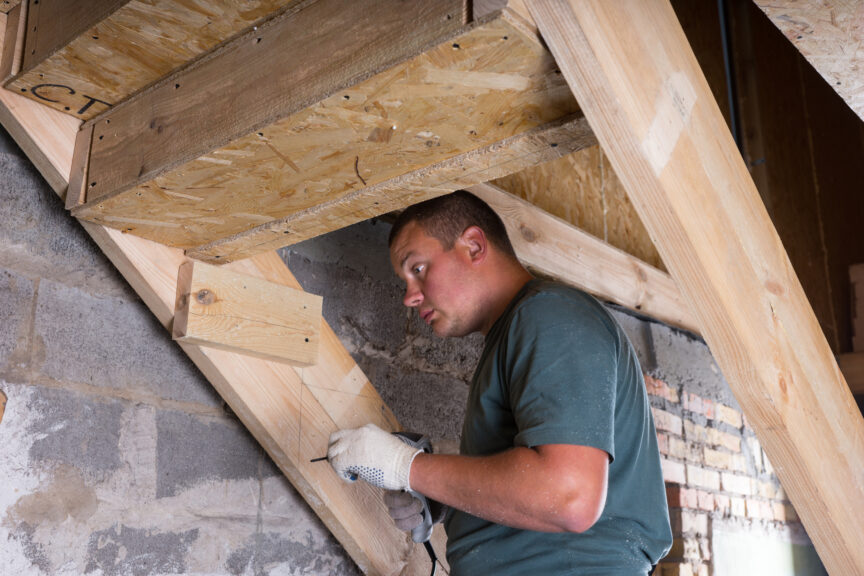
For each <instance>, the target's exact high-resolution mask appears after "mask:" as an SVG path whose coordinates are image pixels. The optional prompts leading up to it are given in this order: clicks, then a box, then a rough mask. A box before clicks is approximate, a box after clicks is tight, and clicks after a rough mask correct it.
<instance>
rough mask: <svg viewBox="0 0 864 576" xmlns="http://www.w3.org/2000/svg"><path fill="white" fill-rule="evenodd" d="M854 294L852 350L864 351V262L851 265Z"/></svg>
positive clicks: (850, 275)
mask: <svg viewBox="0 0 864 576" xmlns="http://www.w3.org/2000/svg"><path fill="white" fill-rule="evenodd" d="M849 281H850V283H851V287H850V288H851V289H850V292H851V295H852V351H853V352H864V264H854V265H852V266H850V267H849Z"/></svg>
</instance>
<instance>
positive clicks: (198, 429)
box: [156, 411, 265, 498]
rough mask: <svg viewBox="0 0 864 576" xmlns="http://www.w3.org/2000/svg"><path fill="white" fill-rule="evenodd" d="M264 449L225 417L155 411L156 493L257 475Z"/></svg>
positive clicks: (168, 493)
mask: <svg viewBox="0 0 864 576" xmlns="http://www.w3.org/2000/svg"><path fill="white" fill-rule="evenodd" d="M263 458H265V455H264V452H263V450H262V449H261V448H260V446H259V445H258V444H257V442H255V439H254V438H252V436H251V435H250V434H249V432H248V431H247V430H246V429H245V428H243V426H242V425H241V424H240V423H239V422H236V421H233V420H229V419H228V418H224V417H210V416H208V417H203V416H193V415H190V414H186V413H185V412H175V411H160V412H158V413H157V414H156V467H157V469H158V470H159V475H158V478H157V481H156V497H157V498H163V497H167V496H175V495H177V494H179V493H180V492H182V491H183V490H185V489H187V488H191V487H193V486H195V484H197V483H199V482H203V481H205V480H240V479H245V478H255V477H257V476H258V466H259V464H260V463H261V461H262V459H263Z"/></svg>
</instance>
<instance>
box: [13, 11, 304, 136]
mask: <svg viewBox="0 0 864 576" xmlns="http://www.w3.org/2000/svg"><path fill="white" fill-rule="evenodd" d="M298 2H299V0H244V1H243V2H237V1H236V0H208V1H207V2H201V1H199V0H131V1H129V0H125V1H124V0H99V1H98V2H95V3H94V2H77V1H76V2H70V1H67V0H42V1H41V2H39V3H38V4H35V5H34V6H32V7H31V8H35V10H31V13H30V16H29V17H28V35H27V49H26V51H25V65H24V69H23V70H22V72H21V74H19V75H18V76H16V77H15V78H14V79H13V80H12V81H10V82H9V83H7V84H6V87H7V88H8V89H10V90H13V91H15V92H18V93H20V94H23V95H25V96H27V97H29V98H33V99H35V100H38V101H39V102H41V103H42V104H45V105H48V106H51V107H52V108H55V109H57V110H60V111H61V112H65V113H67V114H72V115H74V116H76V117H77V118H81V119H89V118H92V117H94V116H95V115H97V114H99V113H101V112H104V111H105V110H107V109H108V108H109V107H111V106H113V105H115V104H117V103H118V102H120V101H122V100H123V99H125V98H126V97H128V96H129V95H131V94H133V93H135V92H137V91H138V90H141V89H142V88H144V87H145V86H148V85H149V84H151V83H153V82H155V81H156V80H158V79H159V78H161V77H162V76H165V75H166V74H168V73H170V72H171V71H173V70H174V69H176V68H178V67H179V66H181V65H182V64H184V63H186V62H189V61H191V60H194V59H196V58H198V57H200V56H201V55H203V54H205V53H206V52H208V51H209V50H211V49H212V48H214V47H216V46H217V45H219V44H220V43H221V42H223V41H225V40H227V39H229V38H231V37H232V36H234V35H236V34H238V33H240V32H241V31H243V30H245V29H247V28H250V27H252V26H254V25H256V24H258V23H260V22H261V21H263V20H264V19H266V18H267V17H269V16H272V15H273V14H274V13H275V12H278V11H280V10H282V9H285V8H286V7H290V6H292V5H296V4H298ZM307 3H308V2H307ZM30 4H31V5H33V4H34V3H33V2H30ZM70 34H72V37H69V36H70ZM58 39H60V40H61V41H62V42H63V43H62V44H61V45H58Z"/></svg>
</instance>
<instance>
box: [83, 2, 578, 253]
mask: <svg viewBox="0 0 864 576" xmlns="http://www.w3.org/2000/svg"><path fill="white" fill-rule="evenodd" d="M418 1H419V0H418ZM329 2H337V0H321V1H319V2H317V3H315V4H313V5H312V6H310V7H309V8H308V9H307V10H303V11H300V12H298V13H296V14H294V15H293V16H294V17H292V18H284V19H280V20H279V23H278V24H277V23H274V24H273V25H272V26H267V27H265V26H261V27H259V30H258V31H257V32H256V34H257V36H259V37H261V38H262V42H261V43H260V44H255V43H251V44H250V43H249V42H248V41H247V40H248V39H246V38H245V37H241V38H240V39H238V41H237V42H234V43H231V44H230V45H228V46H226V47H224V48H223V49H222V50H220V51H219V52H218V53H217V54H214V56H213V57H211V58H208V59H206V60H203V61H201V62H200V63H199V64H196V65H193V66H191V67H189V68H188V69H186V70H184V71H183V72H182V73H180V74H178V75H176V76H174V77H172V78H169V79H167V80H166V81H165V82H163V83H161V84H159V85H157V86H156V87H154V89H152V90H149V91H147V92H145V93H142V94H140V95H139V96H136V97H135V98H133V99H130V100H129V101H127V102H126V103H125V104H123V105H121V106H118V107H116V108H114V109H112V110H111V111H109V112H108V113H107V114H106V115H105V116H104V118H102V119H100V120H98V121H97V122H96V123H95V124H91V125H88V126H85V130H83V131H82V133H81V135H80V136H79V137H80V138H84V139H88V138H90V143H89V145H88V144H86V143H85V144H83V145H82V146H81V147H80V148H81V150H82V152H86V151H87V149H88V148H89V150H90V153H89V155H87V154H83V155H82V157H81V158H79V159H78V162H79V164H80V163H82V162H84V161H85V158H84V156H86V157H87V158H89V164H88V165H87V166H86V169H81V170H79V171H80V172H81V173H82V177H81V178H80V180H78V183H79V184H80V185H76V186H74V187H73V188H74V190H73V192H74V195H72V196H71V201H70V203H69V205H70V206H74V204H76V203H83V204H81V205H79V206H78V207H77V208H74V209H73V214H74V215H75V216H76V217H79V218H82V219H87V220H91V221H94V222H97V223H100V224H104V225H107V226H111V227H116V228H120V229H123V230H125V231H127V232H129V233H132V234H136V235H141V236H142V237H148V238H153V239H158V240H159V241H160V242H164V243H167V244H169V245H172V246H179V247H183V248H185V249H187V250H189V253H190V254H192V255H195V256H196V257H198V258H205V257H206V258H208V259H209V260H218V261H225V260H229V259H234V258H240V257H246V256H249V255H250V254H252V253H254V252H255V251H256V250H264V249H272V248H274V247H278V246H284V245H288V244H291V243H293V242H295V241H298V240H301V239H305V238H308V237H310V236H314V235H317V234H321V233H324V232H327V231H329V230H332V229H334V228H338V227H342V226H347V225H349V224H352V223H355V222H357V221H360V220H363V219H366V218H369V217H372V216H376V215H380V214H384V213H386V212H389V211H392V210H394V209H396V208H400V207H404V206H405V205H407V204H410V203H412V202H415V201H418V200H421V199H424V198H428V197H431V196H433V195H438V194H444V193H447V192H448V191H452V190H455V189H458V188H460V187H464V186H466V185H469V184H473V183H478V182H482V181H485V180H488V179H490V178H494V177H498V176H503V175H504V174H506V173H509V172H513V171H517V170H519V169H521V168H523V167H525V166H526V165H531V164H533V163H536V162H538V161H542V160H546V159H552V158H555V157H557V156H559V155H561V154H563V153H567V152H570V151H572V150H574V149H577V148H579V147H582V146H586V145H589V144H591V143H593V141H594V140H593V138H592V137H591V136H590V130H589V129H588V127H587V125H586V124H585V123H584V121H581V119H580V118H579V117H578V116H574V114H577V113H578V107H577V105H576V102H575V100H574V99H573V97H572V95H571V94H570V93H569V91H568V90H567V88H566V85H565V83H564V81H563V79H562V78H561V76H560V74H559V73H558V72H557V70H556V66H555V63H554V61H553V59H552V58H551V55H550V54H549V53H548V51H547V50H546V49H545V47H544V46H543V45H542V43H541V42H540V41H539V39H538V38H537V37H536V35H535V34H533V33H532V32H531V31H530V30H529V29H526V28H525V27H524V26H522V24H521V19H520V18H518V17H514V16H512V15H510V14H509V13H508V12H507V11H505V12H504V13H500V14H496V15H492V16H490V18H489V19H488V20H486V21H480V22H477V23H475V24H472V25H471V26H468V27H461V26H457V27H455V28H453V27H452V26H451V25H450V24H446V23H447V22H448V21H447V20H446V14H449V13H450V12H452V10H443V8H446V7H447V3H439V2H434V3H429V2H422V6H423V8H424V9H425V10H432V9H433V8H431V7H433V6H434V7H435V8H434V9H435V10H441V11H442V12H441V14H439V15H438V16H437V17H434V18H433V17H432V16H431V15H430V16H429V17H428V18H426V19H424V22H426V24H424V26H423V27H422V28H420V30H419V32H423V33H422V34H420V33H419V32H417V31H414V32H412V33H410V34H408V33H406V32H405V30H406V29H410V30H413V29H414V28H415V27H417V26H409V25H408V24H405V23H403V25H402V26H399V27H397V26H394V28H398V30H394V31H393V33H392V35H388V34H383V33H382V36H381V38H380V39H378V36H377V35H375V37H376V41H375V43H373V44H371V45H368V46H365V47H363V46H362V45H361V46H357V45H356V44H357V39H358V38H365V37H368V36H369V35H370V33H369V30H370V29H377V28H376V27H375V26H373V25H374V24H378V23H379V22H378V21H379V20H381V19H382V18H384V15H392V14H398V13H400V12H404V11H405V10H406V7H405V3H404V2H403V1H402V0H388V2H381V1H380V0H375V1H371V0H369V1H368V2H352V3H350V4H349V5H345V4H344V3H341V2H337V4H339V6H340V9H339V10H331V11H326V12H325V11H324V9H325V8H326V6H327V5H328V3H329ZM391 4H392V5H391ZM319 7H320V9H321V13H320V14H319V13H318V12H316V9H318V8H319ZM331 12H335V13H338V14H339V17H338V18H333V17H332V14H330V13H331ZM328 15H329V16H328ZM325 16H326V17H325ZM388 17H390V18H392V16H388ZM322 26H324V27H326V28H325V30H329V32H328V33H327V34H324V35H323V36H321V35H318V37H319V38H322V39H321V40H319V41H318V42H312V43H308V41H307V40H306V36H305V35H304V34H301V32H305V31H307V30H308V29H311V28H313V27H315V28H321V27H322ZM352 26H353V27H352ZM390 36H392V38H391V37H390ZM430 37H435V38H437V39H438V40H437V41H436V43H435V44H434V45H433V46H432V47H429V46H426V45H425V44H428V38H430ZM291 46H295V47H296V49H295V50H291V49H289V47H291ZM300 51H303V52H305V53H306V54H305V56H306V57H305V58H303V59H300V61H298V59H296V58H295V59H291V58H287V57H285V56H284V55H285V54H292V53H293V52H300ZM340 51H347V52H349V53H350V54H349V55H350V60H349V63H350V64H351V67H349V68H348V71H347V72H346V71H345V67H344V66H337V64H338V63H339V61H340V54H341V52H340ZM393 51H397V52H398V53H399V54H400V55H402V56H406V55H409V54H414V56H412V57H410V58H407V59H405V60H403V61H401V62H400V63H398V64H395V65H393V64H392V60H393V59H392V58H388V57H386V56H387V55H389V54H392V53H393ZM241 56H242V57H241ZM344 57H345V58H348V55H345V56H344ZM235 61H236V62H235ZM382 61H386V65H385V66H376V65H375V63H380V62H382ZM324 64H327V66H324ZM336 71H338V74H336ZM370 71H377V73H376V74H373V75H371V76H370V77H368V78H366V79H365V80H361V81H359V82H358V81H357V76H358V75H368V74H369V72H370ZM264 78H267V79H270V80H272V82H265V81H263V79H264ZM289 79H290V80H289ZM284 82H289V83H290V84H291V86H292V87H294V90H293V91H291V93H290V94H289V93H287V90H286V88H287V87H285V86H281V84H282V83H284ZM295 83H296V84H295ZM250 85H255V86H256V90H255V91H250V90H248V86H250ZM177 86H179V88H176V87H177ZM214 86H218V87H219V90H217V91H216V93H215V94H214V90H213V87H214ZM322 97H323V99H321V98H322ZM286 114H287V116H286ZM318 206H322V208H320V209H319V208H317V207H318ZM250 229H252V230H251V232H249V233H248V234H244V233H246V232H247V231H249V230H250ZM225 238H229V240H226V241H225V242H221V243H214V242H215V241H216V240H220V239H225ZM208 244H209V246H206V247H205V248H198V247H201V246H204V245H208Z"/></svg>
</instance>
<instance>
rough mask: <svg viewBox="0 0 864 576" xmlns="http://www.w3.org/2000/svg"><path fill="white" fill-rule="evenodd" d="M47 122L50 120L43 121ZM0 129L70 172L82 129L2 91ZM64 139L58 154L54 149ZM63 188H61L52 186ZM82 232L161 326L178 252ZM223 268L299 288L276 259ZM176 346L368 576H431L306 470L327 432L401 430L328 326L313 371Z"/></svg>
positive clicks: (386, 529)
mask: <svg viewBox="0 0 864 576" xmlns="http://www.w3.org/2000/svg"><path fill="white" fill-rule="evenodd" d="M58 117H59V118H58ZM46 118H47V119H49V121H48V122H45V123H43V121H44V120H45V119H46ZM0 121H2V123H3V126H4V128H6V130H7V131H9V132H10V133H11V134H16V135H17V136H16V140H18V141H19V142H24V144H23V145H22V149H23V150H25V151H35V153H36V155H35V156H31V158H32V159H33V160H34V162H35V163H36V165H37V168H39V169H40V170H45V171H44V172H43V175H46V177H51V178H53V174H54V173H58V174H62V173H67V174H68V173H69V171H70V170H71V161H72V147H73V143H74V139H75V133H76V131H77V124H78V123H79V121H77V120H75V119H74V118H72V117H70V116H66V115H63V114H60V113H58V112H56V111H54V110H50V109H47V108H45V107H41V106H39V105H37V104H35V103H33V102H32V101H30V100H28V99H26V98H22V97H20V96H18V95H16V94H12V93H10V92H8V91H6V90H0ZM70 122H71V126H70V124H69V123H70ZM63 127H65V128H66V130H65V131H63V130H61V128H63ZM62 140H65V143H64V144H63V145H62V146H55V145H56V144H57V142H58V141H62ZM42 143H45V144H47V149H46V150H42V149H41V148H40V147H39V145H40V144H42ZM60 151H66V154H61V153H59V152H60ZM28 153H29V152H28ZM49 159H50V160H49ZM54 161H56V162H57V164H54V163H53V162H54ZM65 189H66V184H65V183H63V184H62V185H58V186H56V187H55V190H60V191H62V190H65ZM82 224H83V226H84V228H85V230H87V232H88V233H89V234H90V236H91V237H92V238H93V239H94V241H95V242H96V243H97V245H98V246H99V247H100V248H101V249H102V251H103V252H104V253H105V254H106V255H107V256H108V257H109V259H111V261H112V262H113V263H114V264H115V266H117V268H118V270H119V271H120V272H121V273H122V274H123V276H124V277H125V278H126V280H127V281H128V282H129V283H130V285H131V286H132V287H133V288H134V289H135V291H136V292H137V293H138V294H139V296H141V298H142V300H143V301H144V302H145V304H146V305H147V306H148V307H149V308H150V310H151V311H152V312H153V313H154V315H156V317H157V318H158V319H159V321H160V322H161V323H162V325H163V326H165V327H166V328H168V327H169V326H170V324H171V322H172V321H173V310H174V302H175V297H176V282H177V274H178V270H179V267H180V264H181V263H182V262H183V261H184V260H185V257H184V255H183V253H182V251H180V250H177V249H173V248H169V247H166V246H163V245H160V244H156V243H154V242H150V241H147V240H143V239H141V238H137V237H134V236H131V235H128V234H122V233H120V232H118V231H116V230H111V229H108V228H104V227H102V226H98V225H95V224H91V223H88V222H84V223H82ZM230 266H232V267H236V268H234V269H236V270H237V271H239V272H242V273H246V274H254V275H258V276H260V277H262V278H264V279H266V280H268V281H271V282H279V283H282V284H285V285H287V286H292V287H295V288H296V287H299V285H298V284H297V282H296V280H294V278H293V276H291V274H290V272H289V271H288V269H287V268H286V267H285V265H284V263H283V262H282V260H281V259H280V258H279V257H278V256H277V255H276V254H275V253H269V254H263V255H260V256H258V257H256V258H252V259H249V260H245V261H243V262H238V263H236V264H232V265H230ZM181 348H183V350H184V351H185V352H186V353H187V354H188V355H189V356H190V358H191V359H192V360H193V361H194V362H195V364H196V365H197V366H198V367H199V368H200V369H201V370H202V372H203V373H204V375H205V376H206V377H207V378H208V379H209V380H210V382H211V383H212V384H213V385H214V387H215V388H216V390H217V391H218V392H219V393H220V394H221V395H222V396H223V398H225V400H226V402H228V404H229V405H230V406H231V408H232V410H233V411H234V412H235V413H236V414H237V415H238V417H239V418H240V419H241V421H242V422H243V423H244V425H245V426H246V427H247V428H249V430H250V431H251V432H252V434H253V435H254V436H255V437H256V439H257V440H258V441H259V442H260V443H261V445H262V446H263V447H264V449H265V450H267V452H268V454H270V456H271V457H272V458H273V460H274V462H276V464H277V465H278V466H279V468H280V470H282V472H283V473H284V474H285V475H286V476H287V477H288V478H289V480H291V482H292V484H293V485H294V486H295V488H296V489H297V490H298V492H299V493H300V494H301V495H302V496H303V497H304V498H305V499H306V500H307V502H308V503H309V505H310V506H311V507H312V509H313V510H314V511H315V512H316V513H317V514H318V515H319V516H320V517H321V519H322V521H323V522H324V524H325V525H326V526H327V527H328V529H330V531H331V532H333V534H334V535H335V536H336V538H337V539H338V540H339V542H340V543H341V544H342V545H343V546H344V547H345V549H346V550H347V551H348V553H349V554H350V555H351V557H352V558H353V559H354V560H355V561H356V562H357V563H358V565H359V566H360V567H361V568H362V569H363V570H364V571H365V572H367V573H369V574H402V573H404V574H428V573H429V570H430V565H429V561H428V558H427V557H426V554H425V551H424V550H423V548H422V547H421V546H413V545H412V544H411V543H410V541H409V540H407V539H406V538H405V535H404V534H402V533H400V532H399V531H397V530H396V529H395V528H394V527H393V526H392V522H391V520H390V519H389V517H388V515H387V513H386V510H385V508H384V506H383V504H382V503H381V501H380V495H379V493H378V492H377V491H375V490H372V489H370V488H369V487H368V486H366V485H364V484H363V483H357V484H354V485H349V484H346V483H344V482H343V481H341V480H339V479H338V478H337V477H336V475H335V474H334V473H333V472H332V470H331V469H330V467H328V466H321V465H320V463H317V464H316V463H309V459H311V458H312V457H314V456H320V455H321V454H322V453H323V452H322V451H324V450H326V445H327V438H328V436H329V433H330V431H332V430H335V429H336V428H346V427H354V426H358V425H361V424H363V423H365V422H368V421H372V422H375V423H377V424H378V425H379V426H382V427H384V428H386V429H391V430H392V429H395V428H396V427H397V426H398V424H397V423H396V420H395V418H394V417H393V414H392V412H391V411H390V410H389V409H388V408H387V406H386V405H385V404H384V403H383V401H381V399H380V396H379V395H378V394H377V392H376V391H375V389H374V388H373V387H372V386H371V384H370V383H369V381H368V379H367V378H366V377H365V376H364V375H363V372H362V371H361V370H360V368H359V367H357V365H356V364H355V363H354V361H353V360H352V359H351V356H350V354H348V352H347V351H346V350H345V348H344V347H343V346H341V344H340V343H339V340H338V338H337V337H336V335H335V334H334V333H333V331H332V330H331V329H330V328H329V326H327V324H326V323H323V324H322V327H321V344H320V350H319V352H320V362H319V364H317V365H315V366H311V367H306V368H302V369H301V368H295V367H292V366H287V365H285V364H281V363H276V362H268V361H266V360H262V359H258V358H252V357H248V356H243V355H239V354H234V353H230V352H226V351H222V350H217V349H207V348H204V347H199V346H192V345H186V344H181ZM445 540H446V537H445V535H444V532H443V530H436V531H435V534H434V535H433V541H434V544H435V547H436V550H438V556H439V559H441V561H442V562H444V566H445V568H446V561H444V546H445Z"/></svg>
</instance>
